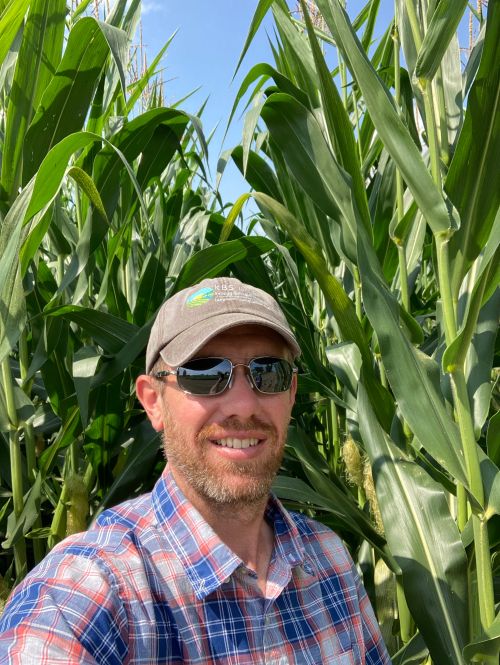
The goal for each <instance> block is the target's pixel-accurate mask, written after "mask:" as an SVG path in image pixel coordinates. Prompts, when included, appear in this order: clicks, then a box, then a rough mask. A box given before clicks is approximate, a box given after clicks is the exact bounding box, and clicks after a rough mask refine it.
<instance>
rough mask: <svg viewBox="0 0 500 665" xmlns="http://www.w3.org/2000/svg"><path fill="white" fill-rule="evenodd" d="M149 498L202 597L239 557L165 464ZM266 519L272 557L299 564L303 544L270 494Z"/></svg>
mask: <svg viewBox="0 0 500 665" xmlns="http://www.w3.org/2000/svg"><path fill="white" fill-rule="evenodd" d="M152 501H153V510H154V512H155V516H156V519H157V526H158V528H159V529H161V530H162V531H163V533H164V535H165V537H166V538H167V540H168V542H169V544H170V546H171V548H172V549H173V550H174V552H175V553H176V554H177V556H178V557H179V559H180V560H181V563H182V565H183V567H184V569H185V571H186V575H187V576H188V578H189V581H190V582H191V584H192V586H193V589H194V592H195V594H196V597H197V598H199V599H200V600H203V598H205V597H206V596H208V595H209V594H210V593H212V592H213V591H215V590H216V589H217V588H218V587H219V586H221V585H222V584H223V582H225V581H226V580H227V579H228V578H229V577H230V576H231V575H232V573H233V572H234V571H235V570H236V569H237V568H238V567H239V566H240V565H242V563H243V562H242V560H241V559H240V558H239V557H238V556H237V555H236V554H235V553H234V552H233V551H232V550H231V549H230V548H229V547H228V546H227V545H226V544H225V543H223V542H222V540H221V539H220V538H219V537H218V536H217V534H216V533H215V531H214V530H213V529H212V527H211V526H210V525H209V524H208V523H207V522H206V521H205V520H204V519H203V517H202V516H201V515H200V513H199V512H198V511H197V510H196V508H194V506H193V505H192V504H191V503H190V502H189V501H188V499H187V498H186V497H185V496H184V494H183V493H182V492H181V490H180V489H179V487H178V486H177V483H176V482H175V480H174V478H173V476H172V473H171V472H170V470H169V467H168V465H167V467H166V468H165V471H164V472H163V474H162V476H161V477H160V479H159V480H158V482H157V483H156V485H155V487H154V489H153V493H152ZM266 518H267V519H268V520H269V523H270V524H272V525H273V527H274V534H275V535H274V552H273V556H275V557H280V558H282V559H284V560H285V561H286V562H287V563H288V565H289V566H290V567H294V566H297V565H300V564H302V563H303V560H304V545H303V543H302V539H301V537H300V534H299V531H298V529H297V527H296V525H295V523H294V521H293V520H292V518H291V516H290V515H289V513H288V512H287V511H286V510H285V508H284V507H283V506H282V505H281V503H280V502H279V501H278V499H277V498H276V497H275V496H274V495H270V497H269V502H268V504H267V508H266Z"/></svg>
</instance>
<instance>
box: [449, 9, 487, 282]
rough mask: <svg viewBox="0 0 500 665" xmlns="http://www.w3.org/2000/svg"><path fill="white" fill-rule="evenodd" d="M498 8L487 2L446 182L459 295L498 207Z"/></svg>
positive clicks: (485, 239)
mask: <svg viewBox="0 0 500 665" xmlns="http://www.w3.org/2000/svg"><path fill="white" fill-rule="evenodd" d="M499 154H500V4H499V3H498V2H490V3H489V5H488V20H487V24H486V34H485V39H484V46H483V52H482V57H481V64H480V66H479V71H478V73H477V77H476V80H475V81H474V84H473V86H472V88H471V90H470V93H469V97H468V101H467V111H466V114H465V120H464V125H463V128H462V131H461V133H460V137H459V140H458V145H457V148H456V151H455V155H454V157H453V160H452V162H451V165H450V170H449V172H448V176H447V178H446V182H445V189H446V191H447V193H448V195H449V197H450V199H451V201H452V202H453V204H454V205H455V206H456V208H457V210H458V211H459V213H460V218H461V226H460V229H459V230H458V231H457V232H456V233H455V234H454V236H453V238H452V239H451V241H450V250H449V251H450V260H451V265H452V289H453V293H454V295H458V291H459V289H460V285H461V283H462V280H463V278H464V277H465V275H466V273H467V271H468V270H469V268H470V266H471V265H472V263H473V262H474V260H475V259H476V257H477V256H479V254H480V253H481V251H482V250H483V248H484V247H485V246H486V244H487V241H488V238H489V235H490V232H491V228H492V226H493V223H494V220H495V216H496V215H497V213H498V209H499V206H500V187H498V183H499V182H500V160H499V159H498V155H499Z"/></svg>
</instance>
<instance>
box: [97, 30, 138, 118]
mask: <svg viewBox="0 0 500 665" xmlns="http://www.w3.org/2000/svg"><path fill="white" fill-rule="evenodd" d="M98 25H99V27H100V29H101V31H102V34H103V35H104V38H105V40H106V41H107V43H108V46H109V51H110V53H111V54H112V56H113V60H114V64H115V66H116V72H117V74H118V79H119V81H120V85H121V91H122V93H123V96H124V97H125V96H126V93H127V83H126V75H125V72H126V70H127V67H128V55H129V53H128V52H129V46H130V39H129V36H128V35H127V33H126V32H125V31H124V30H120V29H119V28H116V27H114V26H113V25H108V23H103V22H102V21H98ZM115 87H116V83H115V79H114V77H113V76H111V78H110V83H109V88H108V90H109V92H108V98H106V94H105V96H104V108H107V107H108V105H109V103H110V101H111V97H112V96H113V95H114V93H115Z"/></svg>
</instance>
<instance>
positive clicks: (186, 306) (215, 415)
mask: <svg viewBox="0 0 500 665" xmlns="http://www.w3.org/2000/svg"><path fill="white" fill-rule="evenodd" d="M299 353H300V350H299V347H298V345H297V342H296V340H295V338H294V336H293V333H292V332H291V330H290V328H289V327H288V324H287V322H286V319H285V317H284V316H283V314H282V312H281V310H280V308H279V306H278V305H277V303H276V302H275V300H274V299H273V298H271V297H270V296H269V295H268V294H266V293H264V292H263V291H260V290H259V289H255V288H254V287H251V286H249V285H246V284H242V283H241V282H239V281H238V280H236V279H232V278H224V277H222V278H217V279H208V280H204V281H203V282H201V284H199V285H197V286H194V287H192V288H188V289H185V290H183V291H181V292H179V293H177V294H176V295H174V296H173V297H172V298H170V299H169V300H167V301H166V303H165V304H164V305H163V306H162V308H161V309H160V311H159V313H158V316H157V318H156V321H155V323H154V325H153V328H152V331H151V337H150V340H149V343H148V348H147V353H146V374H143V375H142V376H140V377H139V378H138V379H137V396H138V398H139V399H140V401H141V403H142V404H143V406H144V409H145V411H146V413H147V415H148V417H149V419H150V421H151V423H152V425H153V427H154V428H155V429H156V430H158V431H163V441H164V449H165V455H166V458H167V460H168V463H167V466H166V468H165V471H164V473H163V475H162V477H161V479H160V480H159V481H158V482H157V484H156V486H155V488H154V490H153V491H152V493H151V494H148V495H145V496H142V497H140V498H138V499H133V500H131V501H127V502H126V503H124V504H122V505H120V506H118V507H116V508H114V509H112V510H107V511H105V512H104V513H103V514H102V515H101V516H100V517H99V518H98V519H97V522H96V524H95V525H94V526H93V527H92V528H91V529H90V530H89V531H87V532H86V533H83V534H78V535H76V536H72V537H71V538H68V539H67V540H65V541H64V542H62V543H61V544H60V545H58V546H57V547H55V548H54V550H53V551H52V552H51V553H50V554H49V556H48V557H46V559H45V560H44V561H43V562H42V563H41V564H40V565H39V566H38V567H37V568H36V569H35V570H34V571H32V572H31V573H30V575H28V577H27V578H26V579H25V581H24V582H23V583H22V584H21V585H20V586H19V587H18V588H17V590H16V591H15V592H14V594H13V596H12V598H11V599H10V601H9V603H8V604H7V606H6V608H5V612H4V615H3V616H2V619H1V621H0V664H1V665H5V664H6V663H33V664H34V663H36V664H37V665H40V664H42V665H43V664H49V663H50V665H52V664H54V663H65V665H66V664H68V663H85V664H90V663H99V664H106V665H108V664H113V665H114V664H121V663H127V664H129V663H130V664H132V663H133V664H146V663H147V664H148V665H149V664H152V663H164V664H167V663H176V664H178V663H189V664H194V663H196V664H199V665H210V664H212V663H219V664H221V665H222V664H223V665H229V664H234V665H246V664H248V665H249V664H253V663H267V664H273V665H285V664H290V665H292V664H293V665H295V664H297V665H298V664H301V665H302V664H304V665H305V664H310V665H318V664H319V663H331V664H334V663H335V664H337V665H353V664H357V665H361V664H366V665H380V664H384V665H386V664H387V663H389V662H390V661H389V657H388V655H387V652H386V650H385V647H384V645H383V643H382V639H381V637H380V633H379V629H378V626H377V623H376V620H375V617H374V614H373V611H372V609H371V607H370V604H369V601H368V598H367V596H366V593H365V591H364V589H363V587H362V586H361V583H360V580H359V577H358V574H357V572H356V570H355V568H354V566H353V563H352V561H351V559H350V557H349V555H348V554H347V552H346V550H345V548H344V546H343V545H342V543H341V541H340V540H339V538H338V537H337V536H336V535H335V534H334V533H333V532H332V531H330V530H329V529H327V528H326V527H324V526H322V525H320V524H318V523H317V522H314V521H313V520H311V519H309V518H307V517H305V516H303V515H298V514H290V513H288V512H287V511H286V510H285V509H284V508H283V506H282V505H281V504H280V503H279V501H278V500H277V499H276V498H275V497H274V496H272V495H271V494H270V487H271V483H272V481H273V478H274V476H275V474H276V472H277V470H278V468H279V466H280V463H281V459H282V455H283V448H284V444H285V438H286V433H287V426H288V422H289V420H290V414H291V410H292V405H293V402H294V397H295V392H296V389H297V376H296V370H295V368H294V367H293V360H294V358H295V357H297V356H298V355H299Z"/></svg>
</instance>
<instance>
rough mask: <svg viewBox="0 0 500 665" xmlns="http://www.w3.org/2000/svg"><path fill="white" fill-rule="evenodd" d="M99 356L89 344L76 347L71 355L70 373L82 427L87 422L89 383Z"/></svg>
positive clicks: (85, 425)
mask: <svg viewBox="0 0 500 665" xmlns="http://www.w3.org/2000/svg"><path fill="white" fill-rule="evenodd" d="M101 357H102V356H101V354H100V353H99V352H98V351H97V349H96V348H94V347H89V346H83V347H82V348H81V349H78V351H77V352H76V353H75V355H74V357H73V370H72V375H73V381H74V383H75V393H76V398H77V400H78V406H79V408H80V418H81V421H82V426H83V427H84V428H86V427H87V425H88V422H89V395H90V385H91V383H92V378H93V376H94V375H95V372H96V369H97V365H98V364H99V361H100V359H101Z"/></svg>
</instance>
